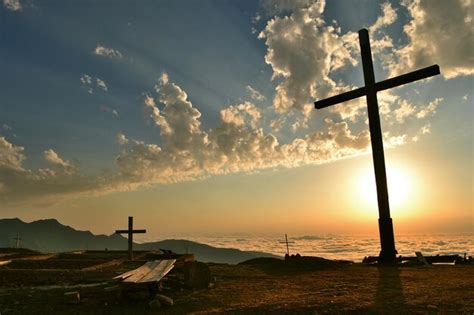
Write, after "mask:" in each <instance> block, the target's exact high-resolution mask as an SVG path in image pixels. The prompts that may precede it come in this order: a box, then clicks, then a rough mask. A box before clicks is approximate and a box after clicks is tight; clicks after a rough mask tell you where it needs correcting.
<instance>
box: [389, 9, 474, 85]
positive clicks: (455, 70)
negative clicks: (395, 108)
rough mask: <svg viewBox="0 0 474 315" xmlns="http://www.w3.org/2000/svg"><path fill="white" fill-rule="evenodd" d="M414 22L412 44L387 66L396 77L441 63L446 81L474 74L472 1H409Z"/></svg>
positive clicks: (409, 30) (409, 31) (409, 29)
mask: <svg viewBox="0 0 474 315" xmlns="http://www.w3.org/2000/svg"><path fill="white" fill-rule="evenodd" d="M406 6H407V9H408V12H409V13H410V16H411V18H412V20H411V21H410V23H408V24H407V25H405V27H404V32H405V33H406V35H407V36H408V44H407V45H405V46H403V47H401V48H399V49H397V50H396V51H395V53H394V57H395V61H393V62H391V63H389V64H386V65H385V66H386V67H387V68H388V69H389V70H390V73H391V75H392V76H394V75H397V74H400V73H404V72H407V71H412V70H414V69H418V68H422V67H426V66H429V65H431V64H434V63H437V64H439V65H440V67H441V73H442V75H443V76H444V77H446V78H454V77H457V76H461V75H472V74H474V55H473V53H472V52H473V51H474V41H473V40H472V39H473V27H472V13H473V9H472V4H471V1H470V0H453V1H443V0H430V1H428V0H413V1H406Z"/></svg>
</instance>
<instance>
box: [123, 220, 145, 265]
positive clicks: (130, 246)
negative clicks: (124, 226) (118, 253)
mask: <svg viewBox="0 0 474 315" xmlns="http://www.w3.org/2000/svg"><path fill="white" fill-rule="evenodd" d="M115 233H117V234H128V259H130V260H132V259H133V234H138V233H146V230H134V229H133V217H128V230H116V231H115Z"/></svg>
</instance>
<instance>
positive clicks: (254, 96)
mask: <svg viewBox="0 0 474 315" xmlns="http://www.w3.org/2000/svg"><path fill="white" fill-rule="evenodd" d="M245 89H246V90H247V91H248V92H249V93H250V97H251V98H252V99H253V100H256V101H264V100H265V95H263V94H262V93H260V92H259V91H257V90H256V89H254V88H253V87H251V86H250V85H247V86H246V87H245Z"/></svg>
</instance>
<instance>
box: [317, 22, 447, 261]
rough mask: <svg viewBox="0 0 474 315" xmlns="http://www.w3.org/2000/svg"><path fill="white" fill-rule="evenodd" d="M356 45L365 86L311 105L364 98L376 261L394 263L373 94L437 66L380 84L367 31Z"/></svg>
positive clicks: (423, 75) (429, 72)
mask: <svg viewBox="0 0 474 315" xmlns="http://www.w3.org/2000/svg"><path fill="white" fill-rule="evenodd" d="M359 44H360V51H361V55H362V67H363V69H364V81H365V87H361V88H358V89H355V90H352V91H350V92H346V93H342V94H340V95H336V96H333V97H329V98H327V99H324V100H320V101H316V102H315V103H314V106H315V107H316V108H317V109H321V108H324V107H328V106H331V105H335V104H338V103H342V102H345V101H349V100H352V99H354V98H358V97H361V96H364V95H365V96H366V99H367V112H368V115H369V128H370V142H371V144H372V157H373V160H374V169H375V181H376V184H377V200H378V205H379V233H380V245H381V251H380V254H379V262H382V263H394V262H395V261H396V254H397V251H396V249H395V238H394V236H393V224H392V218H391V217H390V207H389V203H388V190H387V176H386V173H385V158H384V153H383V140H382V130H381V128H380V117H379V105H378V103H377V92H379V91H383V90H387V89H390V88H394V87H396V86H399V85H402V84H406V83H410V82H413V81H417V80H421V79H425V78H428V77H430V76H434V75H437V74H440V71H439V66H438V65H433V66H430V67H426V68H423V69H420V70H417V71H413V72H410V73H407V74H403V75H400V76H398V77H394V78H391V79H387V80H384V81H381V82H375V76H374V66H373V64H372V53H371V51H370V42H369V32H368V31H367V30H366V29H361V30H360V31H359Z"/></svg>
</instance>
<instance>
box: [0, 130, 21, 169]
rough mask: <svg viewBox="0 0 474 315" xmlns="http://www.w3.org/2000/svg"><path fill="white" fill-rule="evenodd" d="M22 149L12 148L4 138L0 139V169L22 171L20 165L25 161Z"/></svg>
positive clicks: (18, 147)
mask: <svg viewBox="0 0 474 315" xmlns="http://www.w3.org/2000/svg"><path fill="white" fill-rule="evenodd" d="M23 151H24V148H23V147H20V146H14V145H13V144H11V143H10V142H8V141H7V139H5V138H4V137H0V168H2V169H12V170H22V169H23V168H22V163H23V160H24V159H25V155H24V152H23Z"/></svg>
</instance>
